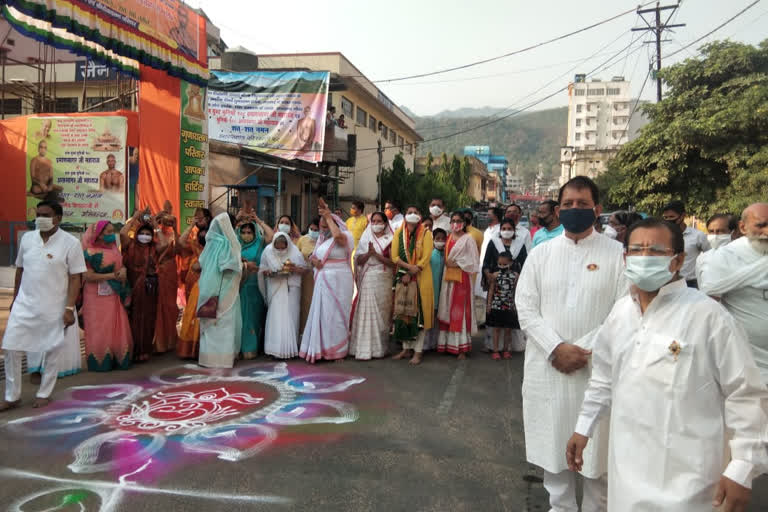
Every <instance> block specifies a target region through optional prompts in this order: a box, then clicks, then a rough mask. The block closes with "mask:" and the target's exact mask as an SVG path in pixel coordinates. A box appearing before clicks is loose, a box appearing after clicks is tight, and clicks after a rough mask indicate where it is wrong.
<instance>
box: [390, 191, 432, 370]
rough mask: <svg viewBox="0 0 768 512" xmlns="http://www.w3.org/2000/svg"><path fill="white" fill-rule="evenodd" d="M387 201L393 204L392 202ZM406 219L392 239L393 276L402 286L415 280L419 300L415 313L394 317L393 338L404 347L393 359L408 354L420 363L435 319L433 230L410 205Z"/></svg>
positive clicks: (415, 361)
mask: <svg viewBox="0 0 768 512" xmlns="http://www.w3.org/2000/svg"><path fill="white" fill-rule="evenodd" d="M389 204H392V203H391V202H390V203H389ZM404 220H405V222H403V224H402V225H401V226H400V227H399V228H398V229H397V230H396V231H395V237H394V239H393V240H392V261H393V262H394V263H395V265H396V268H397V276H396V279H397V280H398V281H400V282H401V283H402V284H403V285H407V284H408V283H410V282H411V281H412V280H415V281H416V286H417V287H418V293H417V294H416V295H417V297H418V301H419V308H418V315H417V316H413V317H402V316H400V317H395V318H394V324H395V331H394V332H395V339H396V340H397V341H401V342H402V343H403V350H402V351H401V352H400V353H399V354H397V355H395V356H394V357H393V359H403V358H405V357H408V356H411V360H410V363H411V364H413V365H417V364H419V363H421V356H422V352H423V351H424V336H425V333H426V331H428V330H430V329H431V328H432V323H433V321H434V311H433V310H434V307H435V306H434V301H435V294H434V290H433V287H434V283H433V282H432V267H431V265H430V259H431V257H432V248H433V247H432V232H431V231H430V230H429V229H427V228H426V227H424V224H422V223H421V214H420V213H419V209H418V208H416V207H415V206H409V207H408V210H407V211H406V215H405V219H404Z"/></svg>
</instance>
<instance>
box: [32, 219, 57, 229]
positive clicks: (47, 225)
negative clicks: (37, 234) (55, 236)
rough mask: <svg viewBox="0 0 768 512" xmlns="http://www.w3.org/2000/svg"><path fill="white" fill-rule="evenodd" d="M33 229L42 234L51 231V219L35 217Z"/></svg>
mask: <svg viewBox="0 0 768 512" xmlns="http://www.w3.org/2000/svg"><path fill="white" fill-rule="evenodd" d="M35 227H36V228H37V229H39V230H40V231H41V232H43V233H47V232H48V231H50V230H52V229H53V219H52V218H50V217H37V218H36V219H35Z"/></svg>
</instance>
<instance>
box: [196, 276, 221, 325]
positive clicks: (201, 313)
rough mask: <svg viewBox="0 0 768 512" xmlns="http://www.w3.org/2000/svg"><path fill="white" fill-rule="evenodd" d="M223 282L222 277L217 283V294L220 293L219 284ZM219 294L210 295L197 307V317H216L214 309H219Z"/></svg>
mask: <svg viewBox="0 0 768 512" xmlns="http://www.w3.org/2000/svg"><path fill="white" fill-rule="evenodd" d="M223 284H224V278H222V279H221V283H219V295H221V286H222V285H223ZM219 295H216V296H214V297H211V298H210V299H208V300H207V301H205V304H203V305H202V306H200V307H199V308H197V318H213V319H215V318H216V311H217V310H218V309H219Z"/></svg>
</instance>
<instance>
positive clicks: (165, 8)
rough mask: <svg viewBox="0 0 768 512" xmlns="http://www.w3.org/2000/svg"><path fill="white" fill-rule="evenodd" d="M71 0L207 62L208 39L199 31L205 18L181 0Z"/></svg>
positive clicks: (202, 61) (203, 32) (203, 31)
mask: <svg viewBox="0 0 768 512" xmlns="http://www.w3.org/2000/svg"><path fill="white" fill-rule="evenodd" d="M73 3H74V4H80V5H82V6H83V7H85V8H86V9H88V10H89V11H91V12H95V13H96V14H98V15H99V16H101V17H103V18H105V19H108V20H111V21H113V22H117V23H119V24H121V25H124V26H126V27H128V28H130V29H132V30H136V31H139V32H141V33H143V34H146V35H148V36H150V37H152V38H154V39H156V40H158V41H160V42H163V43H165V44H166V45H168V46H170V47H171V48H172V49H174V50H178V51H180V52H181V53H183V54H185V55H187V56H189V57H192V58H193V59H195V60H196V61H198V62H200V63H206V62H207V42H206V41H205V37H204V36H203V37H201V32H202V34H205V21H204V19H203V18H201V16H200V15H199V14H197V13H196V12H195V11H193V10H192V9H191V8H190V7H189V6H187V5H185V4H184V3H183V2H182V1H181V0H74V1H73ZM201 26H202V27H203V30H202V31H201V30H200V27H201ZM201 39H202V41H201ZM201 43H202V44H201Z"/></svg>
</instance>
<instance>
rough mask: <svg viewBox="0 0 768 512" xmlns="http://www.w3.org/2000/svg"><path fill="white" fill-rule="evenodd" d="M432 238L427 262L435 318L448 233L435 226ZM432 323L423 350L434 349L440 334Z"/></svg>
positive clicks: (438, 328)
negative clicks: (433, 290)
mask: <svg viewBox="0 0 768 512" xmlns="http://www.w3.org/2000/svg"><path fill="white" fill-rule="evenodd" d="M429 221H430V223H431V222H432V219H429ZM425 223H426V222H425ZM432 239H433V240H434V242H433V246H434V248H433V249H432V256H431V258H430V260H429V264H430V266H431V267H432V282H433V283H434V289H435V319H437V304H438V303H439V302H440V286H441V285H442V283H443V269H444V268H445V241H446V240H447V239H448V233H446V232H445V230H443V229H440V228H437V229H435V230H434V231H432ZM433 325H434V327H433V328H432V329H430V330H429V331H428V332H427V335H426V338H425V339H424V350H435V348H437V337H438V336H439V335H440V327H438V325H437V321H435V323H434V324H433Z"/></svg>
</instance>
